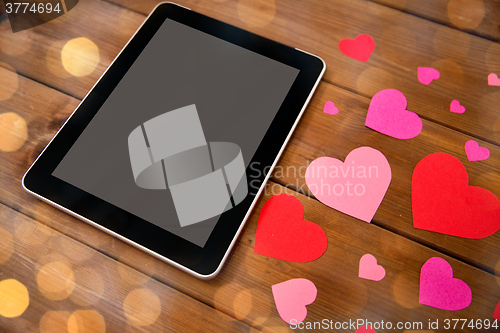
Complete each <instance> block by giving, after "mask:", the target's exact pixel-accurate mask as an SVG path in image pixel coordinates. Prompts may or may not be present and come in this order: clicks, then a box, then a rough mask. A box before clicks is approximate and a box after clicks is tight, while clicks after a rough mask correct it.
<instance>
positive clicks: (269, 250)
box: [254, 194, 328, 262]
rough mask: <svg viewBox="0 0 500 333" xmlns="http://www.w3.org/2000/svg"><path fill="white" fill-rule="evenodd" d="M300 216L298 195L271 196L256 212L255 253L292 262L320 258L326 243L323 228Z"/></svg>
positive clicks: (301, 213)
mask: <svg viewBox="0 0 500 333" xmlns="http://www.w3.org/2000/svg"><path fill="white" fill-rule="evenodd" d="M303 217H304V208H303V207H302V204H301V203H300V201H299V200H298V199H297V198H295V197H294V196H292V195H289V194H278V195H275V196H273V197H272V198H271V199H269V200H268V201H267V202H266V204H265V205H264V207H262V209H261V211H260V214H259V223H258V224H257V234H256V235H255V248H254V251H255V253H257V254H261V255H263V256H267V257H271V258H276V259H281V260H288V261H293V262H308V261H312V260H316V259H318V258H319V257H321V256H322V255H323V253H325V251H326V247H327V244H328V242H327V239H326V234H325V231H324V230H323V229H322V228H321V227H320V226H319V225H317V224H316V223H313V222H309V221H304V220H303V219H302V218H303Z"/></svg>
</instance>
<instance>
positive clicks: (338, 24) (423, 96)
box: [0, 0, 500, 144]
mask: <svg viewBox="0 0 500 333" xmlns="http://www.w3.org/2000/svg"><path fill="white" fill-rule="evenodd" d="M250 2H251V1H250ZM118 3H120V4H122V5H124V6H127V4H128V3H127V2H126V1H123V2H118ZM156 3H157V2H156V1H154V0H152V1H144V2H141V3H140V4H137V3H136V4H135V6H134V9H137V10H140V11H141V13H144V14H147V13H149V11H150V10H151V9H152V7H154V5H156ZM181 3H182V4H184V5H186V6H188V7H190V8H192V9H193V10H197V11H200V12H201V13H204V14H206V15H209V16H212V17H214V18H217V19H221V20H223V21H225V22H228V23H231V24H234V25H236V26H239V27H242V28H247V29H249V30H251V31H254V32H256V33H259V34H262V35H264V36H265V37H268V38H271V39H274V40H278V41H280V42H282V43H285V44H289V45H293V46H296V47H299V48H302V49H306V50H307V51H310V52H313V53H315V54H318V55H319V56H321V57H322V58H323V59H325V61H326V63H327V68H328V69H327V72H326V74H325V80H326V81H327V82H330V83H333V84H335V85H337V86H340V87H343V88H345V89H347V90H350V91H353V92H357V93H358V94H360V95H363V96H366V97H372V96H373V95H374V94H375V93H376V92H377V91H379V90H382V89H384V88H396V89H399V90H400V91H401V92H403V93H404V94H405V96H406V98H407V99H408V104H409V105H408V108H409V109H410V110H412V111H414V112H416V113H418V114H419V115H421V116H422V117H424V118H426V119H429V120H432V121H434V122H437V123H440V124H443V125H445V126H447V127H450V128H453V129H456V130H459V131H461V132H463V133H466V134H469V135H472V136H475V137H477V138H480V139H483V140H485V141H488V142H491V143H495V144H499V143H500V117H499V115H498V113H497V112H496V111H495V110H496V105H498V104H499V103H500V93H499V92H498V91H497V90H498V89H496V87H490V86H488V85H487V76H488V74H489V73H491V72H499V73H500V65H499V64H498V61H497V60H496V59H498V58H499V57H500V46H499V44H498V43H495V42H492V41H488V40H485V39H483V38H480V37H477V36H472V35H469V34H465V33H460V34H459V35H458V36H457V31H456V30H455V29H452V28H449V27H443V26H442V25H439V24H436V23H434V22H431V21H428V20H425V19H422V18H418V17H415V16H413V15H410V14H406V13H403V12H399V11H396V10H394V9H391V8H388V7H386V6H382V5H380V4H376V3H372V2H368V3H366V2H363V1H361V0H354V1H348V2H345V1H340V0H332V1H321V2H318V3H312V2H307V3H306V2H300V1H299V2H297V3H294V2H288V1H287V2H280V1H277V2H276V8H277V10H276V14H275V16H274V17H273V19H272V20H271V21H270V22H269V24H267V25H265V26H263V27H252V26H251V25H248V24H251V21H245V22H247V23H244V22H242V21H241V20H240V18H239V17H240V16H241V14H239V13H240V12H241V11H242V10H243V11H245V10H247V11H248V10H249V9H245V8H246V7H238V4H237V3H236V2H234V1H228V2H223V3H213V2H208V1H206V2H194V1H185V2H181ZM238 8H239V9H238ZM242 8H243V9H242ZM244 9H245V10H244ZM75 13H77V14H78V15H77V14H74V15H73V16H70V17H69V18H67V19H65V20H60V21H58V20H54V21H53V22H50V23H48V24H45V25H42V26H40V27H36V28H35V29H34V33H35V36H36V39H37V41H38V42H37V43H34V44H33V45H32V46H31V48H30V49H29V50H28V51H27V52H26V53H25V54H24V55H23V57H17V56H16V57H13V56H9V55H6V54H4V53H2V54H0V61H4V62H7V63H9V64H10V65H11V66H13V67H14V68H16V70H17V71H19V72H20V73H21V74H23V75H25V76H28V77H30V78H33V79H35V80H37V81H39V82H43V83H44V84H47V85H49V86H51V87H54V88H56V89H58V90H60V91H63V92H66V93H68V94H70V95H72V96H75V97H77V98H83V97H84V96H85V94H86V93H87V91H88V90H89V89H90V88H91V87H92V85H93V84H94V83H95V81H96V80H97V78H98V77H99V75H100V74H101V73H102V72H103V71H104V69H105V68H106V66H107V65H109V63H110V62H111V61H112V59H113V58H114V57H115V56H116V55H117V54H118V52H119V50H120V49H121V47H122V46H123V45H125V43H126V42H127V40H128V39H129V38H130V37H131V36H132V34H133V32H134V31H135V29H136V28H137V27H138V26H139V25H140V24H141V23H142V21H143V20H144V16H142V15H139V14H135V13H132V12H130V11H128V10H125V9H122V8H119V7H117V6H113V5H111V4H109V3H106V2H99V1H96V0H87V1H83V2H82V5H81V6H79V9H78V11H75ZM250 13H253V12H252V11H251V10H250ZM247 16H248V15H247ZM245 17H246V16H245ZM250 17H257V16H256V15H254V16H250ZM109 18H112V19H109ZM103 22H105V23H103ZM75 27H78V28H75ZM61 31H62V32H63V33H61ZM367 32H369V33H370V35H372V36H373V38H374V39H375V41H376V43H377V47H376V49H375V51H374V53H373V54H372V57H371V58H370V60H369V61H368V63H366V64H365V63H363V62H360V61H357V60H354V59H351V58H349V57H346V56H344V55H342V54H341V53H340V51H339V50H338V48H337V44H338V41H339V40H340V39H343V38H354V37H355V36H356V35H358V34H361V33H367ZM59 35H61V37H58V38H54V37H53V36H59ZM81 36H84V37H87V38H89V39H90V40H92V41H93V42H95V43H96V45H97V46H98V47H99V50H100V52H101V61H100V63H99V65H98V67H97V69H96V70H95V71H94V72H93V73H92V74H90V75H88V76H84V77H80V78H74V77H58V76H57V75H55V74H53V73H52V72H51V71H50V70H49V69H48V66H47V64H46V57H48V58H49V59H50V62H51V63H57V62H58V61H60V60H58V59H53V57H55V56H57V54H58V53H57V52H55V53H52V52H48V50H49V48H50V47H51V46H52V45H53V44H54V43H58V42H61V40H62V41H64V40H68V39H70V38H76V37H81ZM8 42H10V41H8ZM11 43H12V44H15V43H16V41H15V40H14V41H11ZM57 45H59V44H57ZM57 45H56V46H57ZM55 49H57V47H55ZM419 66H424V67H425V66H432V67H435V68H436V69H438V70H440V71H441V79H440V80H438V81H435V82H433V83H432V84H431V85H429V86H424V85H422V84H420V83H419V82H418V80H417V67H419ZM60 76H61V75H60ZM453 99H457V100H459V101H460V103H461V104H462V105H464V106H465V107H466V109H467V111H466V112H465V113H464V114H462V115H461V116H460V117H457V115H456V114H453V113H451V112H450V111H449V108H450V103H451V101H452V100H453Z"/></svg>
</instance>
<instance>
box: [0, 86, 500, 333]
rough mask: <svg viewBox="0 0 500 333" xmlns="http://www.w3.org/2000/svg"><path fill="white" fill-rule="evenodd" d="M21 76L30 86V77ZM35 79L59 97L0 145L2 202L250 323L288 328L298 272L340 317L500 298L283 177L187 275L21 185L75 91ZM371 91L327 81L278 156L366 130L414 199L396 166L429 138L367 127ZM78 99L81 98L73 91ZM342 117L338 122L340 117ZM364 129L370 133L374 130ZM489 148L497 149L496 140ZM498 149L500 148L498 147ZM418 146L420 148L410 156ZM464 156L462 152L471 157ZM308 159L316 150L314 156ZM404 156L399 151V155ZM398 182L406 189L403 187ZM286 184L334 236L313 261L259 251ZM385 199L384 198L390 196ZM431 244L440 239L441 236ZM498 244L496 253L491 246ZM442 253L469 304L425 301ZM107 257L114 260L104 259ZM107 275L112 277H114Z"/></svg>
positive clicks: (466, 274)
mask: <svg viewBox="0 0 500 333" xmlns="http://www.w3.org/2000/svg"><path fill="white" fill-rule="evenodd" d="M23 80H26V81H29V80H28V79H25V78H20V81H23ZM21 84H22V85H26V86H27V84H28V83H21ZM31 84H33V85H38V88H36V89H39V90H41V91H42V92H45V95H46V96H48V97H50V96H51V94H54V95H56V96H55V97H54V102H53V103H52V104H50V105H49V106H48V107H47V108H44V109H42V110H41V112H40V113H38V114H33V115H32V116H33V120H32V121H31V122H29V124H30V125H29V126H30V127H29V128H35V129H36V128H39V129H40V130H39V133H42V132H46V133H47V134H46V135H45V136H42V135H32V136H31V137H30V145H31V146H28V144H26V145H25V146H23V147H22V148H21V149H19V150H17V151H16V152H12V153H8V154H7V153H2V154H0V164H1V165H2V166H4V167H3V168H2V172H1V175H2V178H1V179H2V180H1V182H2V186H0V198H1V200H2V202H3V203H4V204H6V205H8V206H10V207H13V208H14V209H15V210H17V211H20V212H23V213H24V214H26V215H28V216H30V217H33V218H34V219H36V220H37V221H40V222H42V223H43V224H46V225H47V226H49V227H51V228H54V229H56V230H59V231H62V232H63V233H64V234H66V235H67V236H68V237H70V238H72V239H75V240H78V241H79V242H82V243H84V244H87V245H88V246H91V247H93V248H95V249H97V250H98V251H99V252H101V253H104V254H106V255H108V256H110V257H112V258H116V259H118V260H119V261H121V262H123V263H125V264H126V265H128V266H131V267H134V268H136V269H138V270H140V271H142V272H144V273H145V274H146V275H148V276H151V277H153V278H154V279H157V280H159V281H162V282H164V283H166V284H168V285H169V286H172V287H173V288H174V289H177V290H179V291H181V292H183V293H186V294H187V295H189V296H191V297H193V298H196V299H198V300H200V301H202V302H203V303H206V304H208V305H210V306H211V307H214V308H215V309H217V310H219V311H222V312H224V313H227V314H229V315H230V316H232V317H235V318H237V319H239V320H242V321H244V322H245V323H247V324H249V325H252V326H255V327H256V328H257V329H259V330H265V329H268V328H278V329H283V330H285V329H286V324H285V323H284V322H283V321H282V320H281V319H280V318H279V315H278V313H277V311H276V309H275V306H274V305H273V297H272V293H271V289H270V288H271V286H272V285H274V284H277V283H280V282H283V281H285V280H288V279H290V278H298V277H303V278H307V279H309V280H311V281H313V282H314V283H315V284H316V286H317V288H318V291H319V294H318V298H317V300H316V301H315V302H314V304H312V305H310V306H309V307H308V313H309V315H308V317H307V320H308V321H321V320H322V319H324V318H327V319H330V320H333V321H334V322H336V321H342V322H343V321H349V319H357V318H367V319H369V320H371V321H380V320H384V321H386V322H387V321H391V322H394V323H396V322H397V321H407V320H410V321H422V322H428V320H429V319H431V320H433V321H434V320H436V319H439V320H441V321H442V320H444V319H445V318H457V317H460V318H474V319H479V318H481V319H486V318H491V316H492V313H493V310H494V308H495V306H496V303H497V302H498V300H499V299H500V291H498V288H497V285H496V280H495V277H494V276H493V275H491V274H489V273H487V272H484V271H481V270H479V269H477V268H474V267H472V266H470V265H468V264H466V263H463V262H460V261H459V260H456V259H453V258H451V257H448V256H446V255H444V254H442V253H439V252H437V251H435V250H432V249H430V248H428V247H426V246H423V245H421V244H418V243H415V242H413V241H411V240H409V239H406V238H405V237H403V236H400V235H398V234H397V233H394V232H391V231H388V230H385V229H383V228H380V227H379V226H377V225H376V224H375V223H373V224H367V223H365V222H360V221H359V220H356V219H354V218H352V217H349V216H346V215H344V214H341V213H339V212H337V211H335V210H333V209H329V208H327V207H326V206H324V205H323V204H321V203H319V202H318V201H316V200H314V199H312V198H308V197H306V196H303V195H300V194H297V193H296V192H293V191H291V190H288V189H285V188H284V187H282V186H281V185H279V184H272V183H270V185H271V187H269V188H268V190H267V194H266V196H264V197H263V198H262V199H261V200H260V201H259V205H258V207H257V208H256V209H255V210H254V212H253V213H252V215H251V218H250V220H249V222H248V225H247V227H246V228H245V230H244V233H243V235H242V237H241V239H240V240H239V241H238V246H237V247H236V249H235V250H234V251H233V253H232V254H231V256H230V258H229V260H228V263H227V264H226V267H225V268H224V269H223V271H222V273H221V274H220V275H219V276H218V277H217V278H215V279H213V280H211V281H208V282H205V281H200V280H197V279H196V278H193V277H191V276H188V275H186V274H185V273H183V272H181V271H179V270H177V269H175V268H173V267H171V266H169V265H167V264H165V263H163V262H161V261H159V260H156V259H154V258H152V257H150V256H148V255H146V254H144V253H143V252H141V251H139V250H136V249H134V248H132V247H131V246H129V245H127V244H124V243H123V242H121V241H118V240H116V239H115V238H113V237H111V236H108V235H106V234H104V233H102V232H100V231H98V230H96V229H95V228H92V227H90V226H88V225H86V224H85V223H83V222H81V221H78V220H77V219H75V218H72V217H70V216H68V215H66V214H64V213H62V212H60V211H59V210H57V209H56V208H53V207H51V206H49V205H47V204H44V203H42V202H40V201H39V200H37V199H35V198H34V197H32V196H30V195H28V194H27V193H24V192H23V190H22V189H21V188H20V185H19V184H20V178H21V176H22V174H23V172H24V170H25V169H26V168H27V166H28V165H29V164H30V163H31V162H32V160H33V158H34V157H35V156H36V154H37V153H38V151H36V149H35V148H34V147H40V149H42V147H43V146H44V144H45V143H46V142H43V140H44V138H45V137H49V136H51V135H52V134H53V132H54V131H55V129H51V128H50V127H48V126H47V124H48V123H49V122H50V118H49V117H48V116H47V117H46V116H45V114H46V113H47V114H50V115H51V117H55V118H56V119H60V118H62V117H63V114H64V113H65V111H64V110H61V109H59V108H56V107H54V106H56V105H57V104H56V103H57V100H58V99H59V97H58V96H62V97H64V99H65V100H70V102H71V98H70V97H67V96H64V95H62V94H61V93H60V92H55V91H51V90H50V89H48V88H46V87H44V86H42V85H40V84H37V83H34V82H32V83H31ZM36 89H35V87H31V88H30V89H27V90H26V91H25V92H27V93H26V94H27V95H29V94H32V91H34V90H36ZM332 94H333V95H337V96H339V98H340V102H339V104H338V106H339V107H340V108H341V110H342V111H341V113H340V114H339V115H338V116H339V117H337V118H335V116H331V117H330V118H324V119H323V118H322V119H321V121H318V120H317V117H320V116H321V117H323V116H325V115H323V114H322V113H321V107H322V104H323V102H324V98H325V97H326V96H331V95H332ZM41 95H42V94H41ZM62 97H61V98H62ZM16 100H18V102H16ZM40 101H43V97H41V100H40ZM367 101H368V100H367V99H364V98H362V97H359V96H357V95H354V94H352V93H348V92H345V91H343V90H341V89H338V88H335V87H333V86H331V85H329V84H323V85H322V86H321V89H320V90H319V92H318V94H317V95H315V97H314V99H313V101H312V105H311V107H310V108H309V110H308V111H307V112H306V115H305V118H304V120H303V121H302V123H301V124H300V126H299V130H298V132H297V135H295V136H294V138H293V139H292V142H291V145H290V147H289V148H288V149H287V153H286V154H285V156H284V157H283V159H282V161H281V162H280V166H281V167H285V168H286V166H288V165H293V166H295V167H297V166H302V165H306V164H305V163H302V162H305V160H306V158H304V159H303V160H301V161H294V162H293V163H289V162H288V161H290V160H291V159H293V158H292V157H291V156H293V155H294V154H295V152H296V151H297V150H298V149H302V148H303V147H306V149H305V150H306V151H307V154H310V151H312V154H311V155H314V156H313V158H316V157H319V156H322V155H330V156H333V157H341V156H340V154H343V153H344V150H348V149H350V147H349V146H350V145H353V144H352V143H348V144H346V145H347V146H346V147H342V143H343V142H344V139H343V137H344V136H347V135H349V138H350V140H353V137H358V136H359V137H360V140H361V139H362V138H365V140H368V142H364V144H367V143H370V145H373V146H374V147H375V148H378V149H381V150H382V151H383V152H384V153H385V154H387V156H388V159H389V161H390V162H391V163H392V165H393V173H394V179H393V185H392V187H391V189H390V193H389V194H388V197H389V196H395V195H400V196H402V198H403V200H401V199H399V200H401V201H399V200H398V201H397V202H396V203H395V204H394V207H399V206H402V205H403V206H404V205H407V202H408V200H409V197H408V196H407V195H406V194H405V193H404V191H403V189H405V188H406V186H405V184H407V181H405V180H404V179H403V177H402V176H401V177H399V176H398V173H399V172H401V173H402V174H403V175H406V177H408V173H410V172H411V167H408V165H411V163H413V162H412V161H413V160H414V159H418V154H422V155H423V154H425V149H427V148H426V147H425V146H423V145H422V144H419V145H415V144H413V145H410V144H408V142H404V143H403V142H399V141H397V142H396V141H395V140H393V139H390V138H385V137H384V136H383V135H381V134H378V133H375V132H371V131H370V130H368V129H366V128H364V126H363V122H362V121H361V122H359V121H358V119H360V118H363V117H362V116H360V113H361V112H363V111H360V110H361V109H364V108H366V106H367ZM27 102H29V98H28V96H26V95H25V96H24V98H20V96H19V95H18V94H15V95H14V96H13V97H12V98H11V99H9V100H7V101H4V102H2V103H21V104H19V105H18V106H17V109H19V110H25V109H28V108H26V107H25V106H24V105H23V104H22V103H27ZM73 102H75V101H74V100H73ZM346 110H350V111H346ZM28 112H29V111H28ZM60 113H61V114H60ZM342 114H345V115H346V116H347V119H345V118H340V117H342ZM312 118H315V120H312ZM351 118H352V119H351ZM343 119H345V120H343ZM337 123H338V127H335V124H337ZM313 125H314V126H313ZM332 127H333V128H332ZM424 128H425V129H426V132H424V133H423V134H422V135H421V137H422V138H424V139H425V140H428V138H434V136H433V135H431V134H433V133H434V132H438V128H439V126H438V125H435V124H432V123H430V122H426V124H425V126H424ZM428 128H429V129H433V128H435V130H434V132H433V130H431V132H427V129H428ZM353 129H354V130H353ZM337 130H338V131H337ZM316 131H318V134H315V133H316ZM325 131H326V132H328V137H334V138H335V137H338V139H337V140H338V141H339V142H338V145H334V144H333V143H334V142H332V141H330V142H332V143H328V144H327V141H326V138H325V137H324V135H323V132H325ZM441 131H442V132H443V133H444V134H441V135H440V136H439V137H441V136H449V137H450V138H451V139H450V140H453V139H457V138H459V137H461V138H463V137H464V136H463V135H461V134H460V133H456V134H454V133H453V132H452V131H451V130H449V129H446V128H443V129H442V130H441ZM31 133H33V131H32V132H31ZM35 133H36V132H35ZM35 133H33V134H35ZM304 133H309V135H308V136H306V135H303V134H304ZM363 133H366V134H368V136H366V134H363ZM318 135H319V136H318ZM419 138H420V137H419ZM416 140H418V139H416ZM302 142H304V143H302ZM388 142H390V143H391V145H390V146H389V147H390V149H384V148H383V147H382V146H381V145H382V143H386V144H388ZM433 145H434V146H432V147H434V148H436V147H439V143H433ZM404 147H406V148H404ZM491 148H492V149H493V147H491ZM318 149H319V150H320V151H321V154H320V153H319V152H318ZM405 149H406V153H405ZM457 149H458V148H455V147H454V146H450V147H449V148H447V150H446V151H448V152H456V151H457ZM495 149H498V148H495ZM333 150H335V152H333ZM492 151H493V152H494V153H495V151H496V150H492ZM408 152H410V153H408ZM413 153H415V154H416V156H412V154H413ZM335 154H339V155H335ZM311 155H308V156H311ZM494 155H495V154H494ZM461 158H462V159H463V157H461ZM307 159H311V158H310V157H307ZM397 159H400V160H401V161H400V162H395V160H397ZM406 159H408V160H410V162H405V160H406ZM398 163H403V164H404V163H407V165H405V167H406V168H407V169H408V170H406V169H405V170H406V171H405V170H403V169H404V168H400V167H399V166H398V165H399V164H398ZM469 173H471V174H473V173H474V167H473V168H472V169H470V170H469ZM283 179H286V178H280V181H282V180H283ZM294 180H295V178H294ZM299 180H300V178H299ZM399 188H401V190H398V191H396V189H399ZM282 192H287V193H290V194H293V195H295V196H297V197H298V198H299V200H300V201H301V202H302V204H303V205H304V209H305V217H304V218H305V219H306V220H310V221H313V222H315V223H318V224H319V225H320V226H321V227H322V228H323V229H324V230H325V232H326V234H327V237H328V241H329V244H328V250H327V252H326V253H325V255H324V256H323V257H321V258H320V259H318V260H316V261H314V262H311V263H305V264H294V263H289V262H286V261H281V260H275V259H271V258H267V257H264V256H260V255H257V254H254V252H253V248H254V243H255V228H256V225H257V221H258V213H259V212H260V209H261V207H262V205H263V204H264V203H265V202H266V201H267V200H268V199H269V198H270V196H271V194H276V193H282ZM387 200H389V199H387V198H386V200H385V201H387ZM394 200H395V199H394ZM385 201H384V205H386V202H385ZM394 207H388V206H384V207H383V208H381V209H380V213H383V214H382V215H383V216H385V215H384V214H389V213H391V209H394ZM405 214H406V213H405ZM379 215H380V214H379ZM2 221H3V220H2ZM397 221H398V223H397V224H395V223H393V224H392V228H398V227H399V224H403V225H405V224H408V223H410V220H408V216H405V217H404V219H401V220H397ZM403 227H404V226H403ZM403 227H401V228H403ZM495 237H496V236H495ZM441 240H442V239H440V241H441ZM454 241H455V242H459V240H457V239H454ZM459 244H460V243H459ZM433 245H434V246H435V244H433ZM451 245H453V244H451ZM460 248H461V249H462V250H463V251H465V250H466V249H464V248H462V247H460ZM82 249H83V248H82ZM447 250H448V249H447ZM85 251H86V250H75V251H69V250H66V251H65V252H68V253H72V255H73V256H75V257H77V258H80V257H84V258H85V256H86V254H85V253H84V252H85ZM491 251H492V253H493V250H491ZM365 253H371V254H373V255H375V256H376V257H377V258H378V260H379V263H380V264H381V265H383V266H384V267H385V269H386V271H387V272H388V273H387V277H386V278H385V279H384V280H383V281H382V282H380V283H372V282H373V281H365V280H362V279H359V278H357V269H358V261H359V258H360V257H361V256H362V255H363V254H365ZM497 253H498V252H497ZM434 256H438V257H442V258H444V259H446V260H447V261H448V262H449V263H450V264H451V265H452V267H453V269H454V272H455V277H458V278H460V279H463V280H464V281H466V282H467V283H468V285H469V286H470V287H471V289H472V293H473V295H474V296H473V303H472V305H471V306H470V307H468V308H467V309H465V310H462V311H460V312H457V313H455V312H447V311H442V310H438V309H434V308H431V307H428V306H424V305H419V304H418V289H419V287H418V285H419V282H418V281H419V280H418V279H419V278H418V277H419V271H420V268H421V266H422V265H423V263H424V262H425V261H426V260H428V259H429V258H431V257H434ZM485 260H488V258H485ZM105 266H108V265H107V264H106V265H105ZM109 281H113V279H110V280H109ZM250 299H251V301H250ZM332 300H333V301H332ZM174 307H175V304H174Z"/></svg>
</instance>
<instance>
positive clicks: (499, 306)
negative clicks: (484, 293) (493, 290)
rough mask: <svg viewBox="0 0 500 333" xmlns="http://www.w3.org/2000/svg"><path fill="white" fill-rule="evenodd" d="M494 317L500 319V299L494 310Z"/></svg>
mask: <svg viewBox="0 0 500 333" xmlns="http://www.w3.org/2000/svg"><path fill="white" fill-rule="evenodd" d="M493 319H496V320H500V301H498V303H497V306H496V307H495V311H494V312H493Z"/></svg>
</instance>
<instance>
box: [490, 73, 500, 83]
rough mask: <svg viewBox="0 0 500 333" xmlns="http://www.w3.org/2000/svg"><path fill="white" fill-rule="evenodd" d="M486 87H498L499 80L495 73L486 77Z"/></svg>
mask: <svg viewBox="0 0 500 333" xmlns="http://www.w3.org/2000/svg"><path fill="white" fill-rule="evenodd" d="M488 85H490V86H500V79H499V78H498V75H496V74H495V73H491V74H490V75H488Z"/></svg>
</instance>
